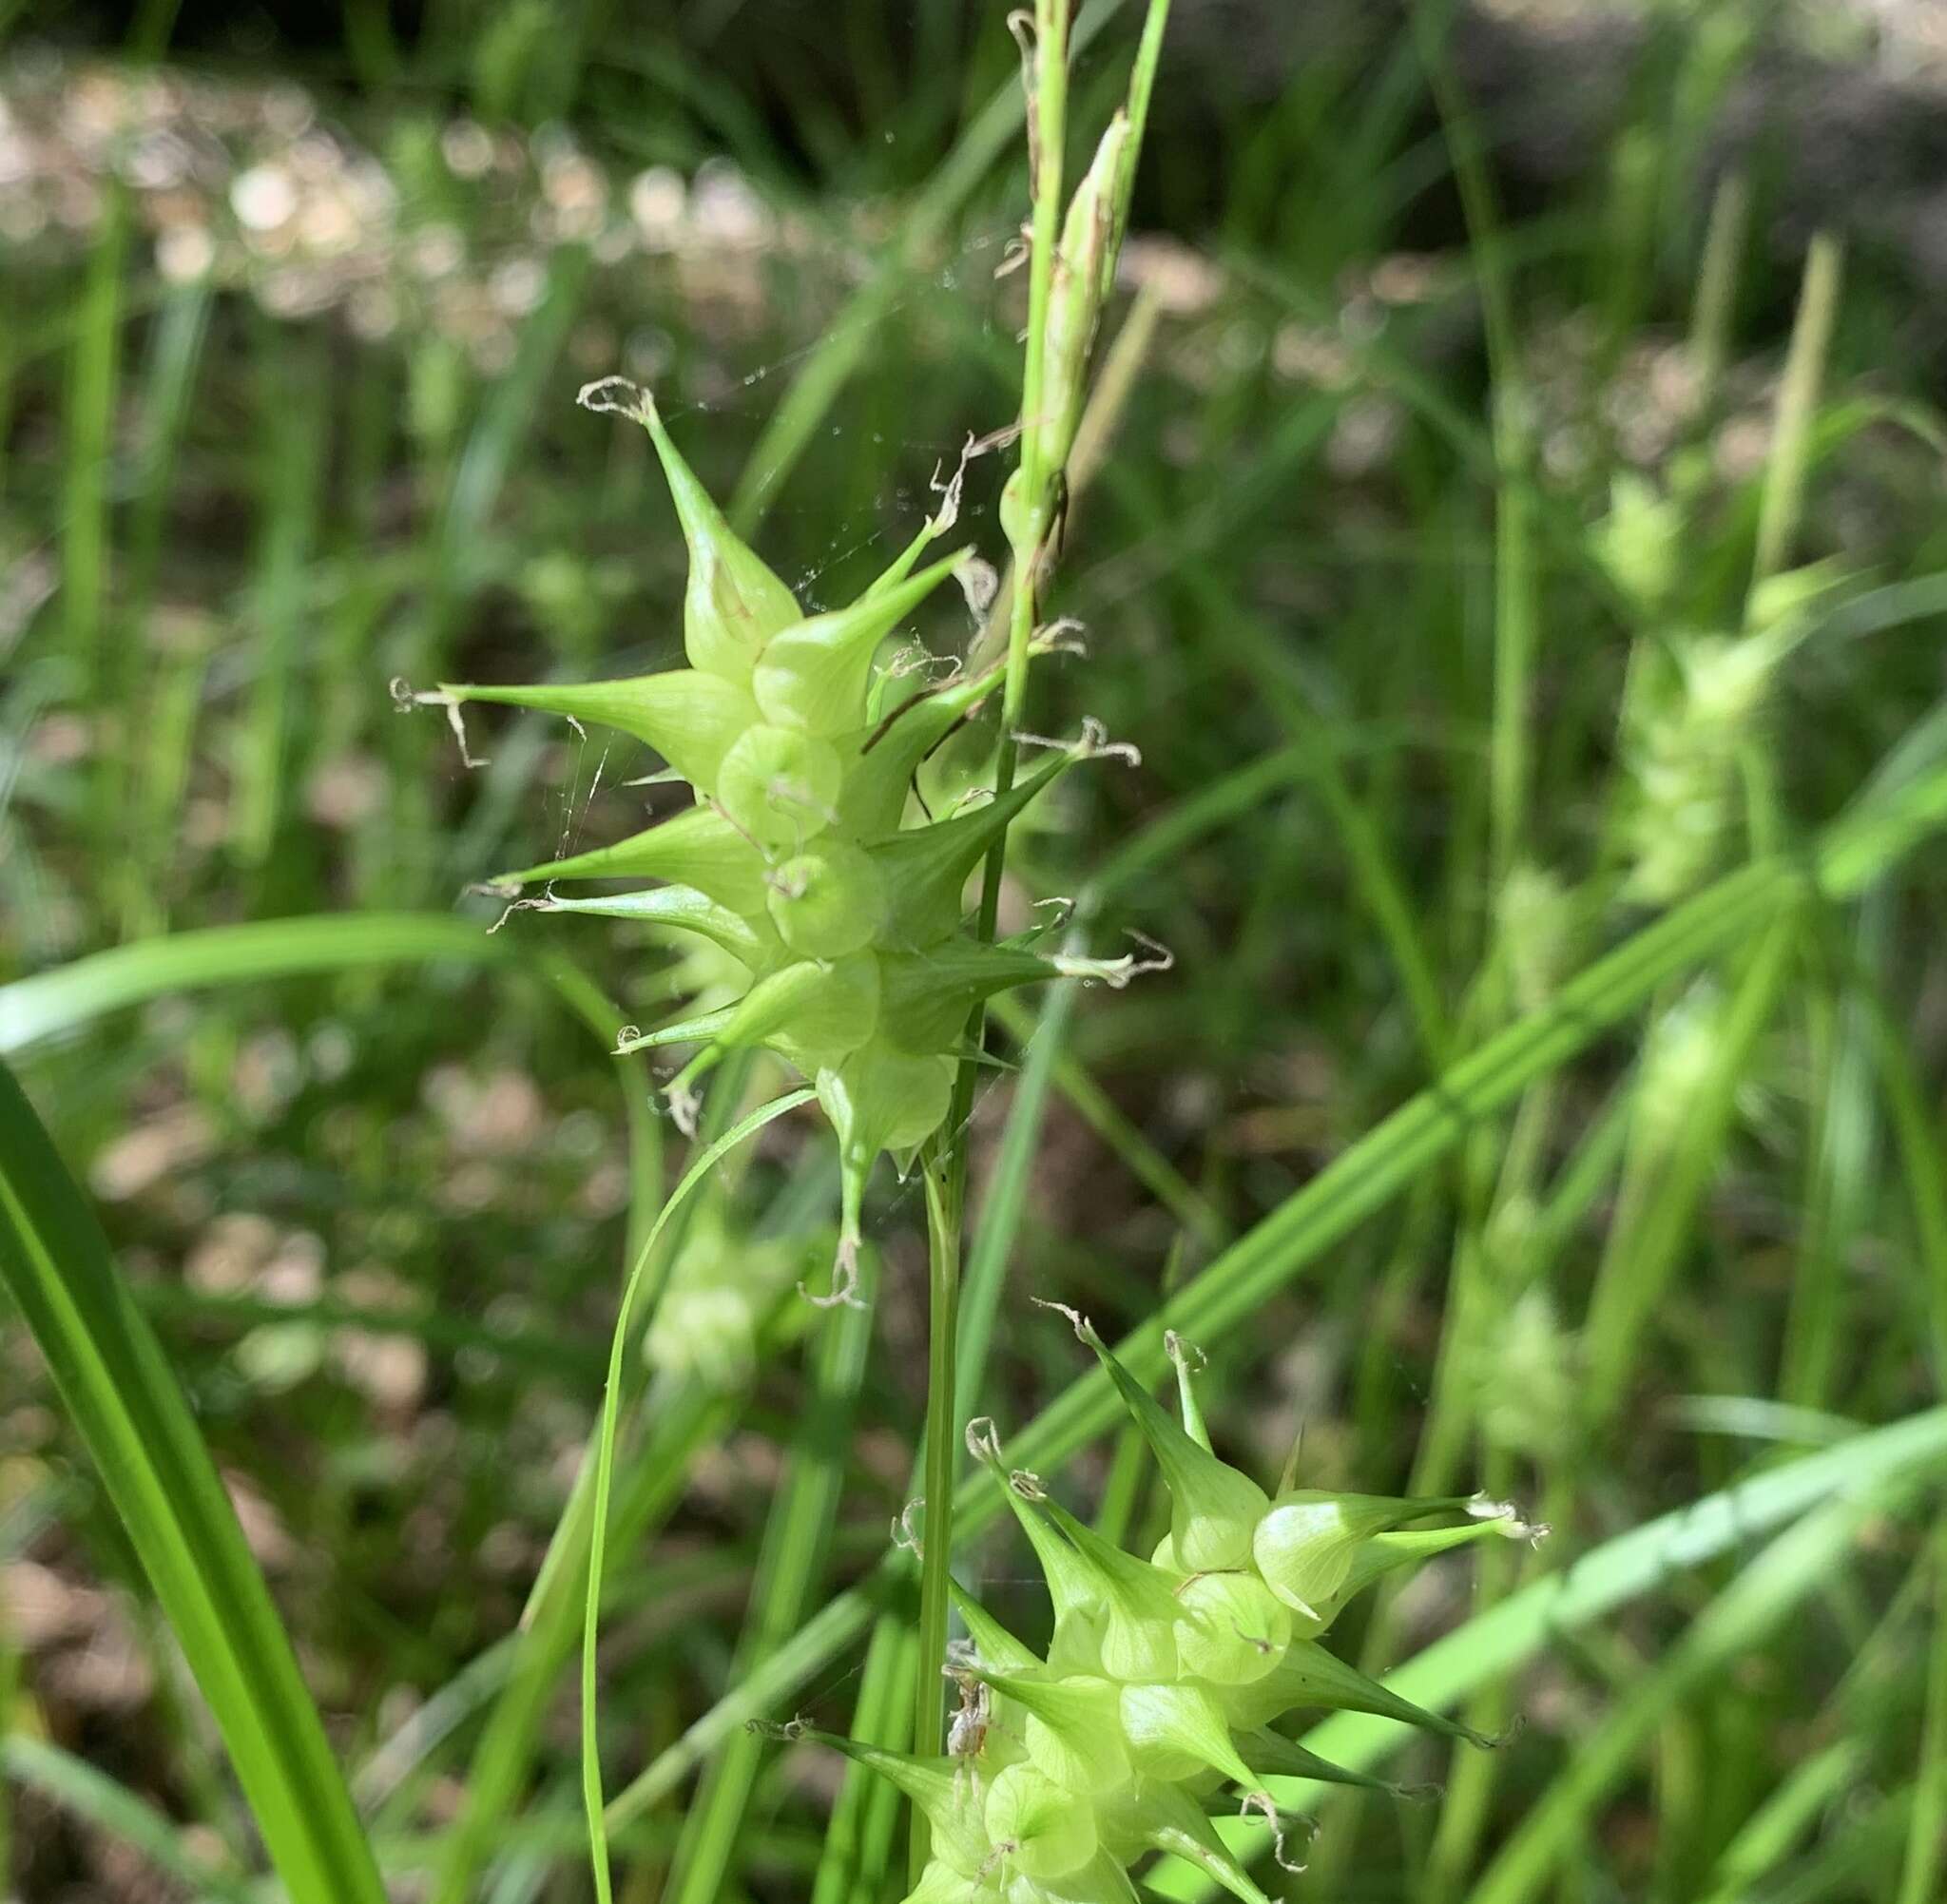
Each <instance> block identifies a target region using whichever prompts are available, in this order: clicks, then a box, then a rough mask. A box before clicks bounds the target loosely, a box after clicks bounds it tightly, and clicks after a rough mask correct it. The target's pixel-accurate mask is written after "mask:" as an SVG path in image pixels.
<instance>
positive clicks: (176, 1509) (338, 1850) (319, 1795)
mask: <svg viewBox="0 0 1947 1904" xmlns="http://www.w3.org/2000/svg"><path fill="white" fill-rule="evenodd" d="M0 1279H4V1281H5V1283H6V1287H7V1290H8V1292H9V1294H10V1296H11V1297H12V1298H13V1299H14V1301H15V1302H16V1303H17V1304H18V1305H19V1308H20V1311H21V1314H22V1316H23V1317H25V1319H26V1321H27V1324H28V1327H29V1329H30V1330H31V1331H32V1333H33V1337H34V1339H35V1341H36V1342H37V1343H38V1344H39V1346H40V1350H41V1353H42V1354H43V1355H44V1356H46V1357H47V1360H48V1368H49V1369H50V1371H51V1372H52V1374H53V1376H54V1381H55V1384H56V1386H57V1387H58V1388H59V1390H60V1392H61V1396H62V1399H63V1400H64V1402H65V1403H66V1404H67V1411H68V1414H70V1415H71V1416H72V1417H73V1420H74V1424H75V1426H76V1427H77V1428H78V1429H79V1430H80V1432H81V1435H82V1439H83V1440H84V1441H85V1442H86V1443H87V1449H88V1452H89V1453H90V1455H91V1456H92V1457H93V1459H94V1462H95V1465H96V1467H97V1468H98V1469H99V1470H100V1471H101V1475H102V1480H103V1483H104V1485H105V1486H106V1490H107V1492H108V1496H109V1498H110V1499H111V1500H112V1501H113V1502H114V1504H115V1509H116V1511H117V1512H118V1513H119V1514H120V1515H121V1518H122V1521H123V1525H124V1526H125V1528H126V1529H127V1531H128V1536H129V1539H130V1542H131V1543H132V1544H133V1546H134V1548H135V1551H136V1553H137V1555H138V1556H139V1558H140V1559H141V1562H142V1565H143V1568H144V1571H145V1572H146V1574H147V1575H148V1578H149V1581H150V1584H151V1585H152V1586H153V1587H154V1588H155V1592H156V1597H157V1599H158V1600H159V1601H160V1602H161V1603H162V1606H163V1610H164V1613H166V1614H167V1616H168V1619H169V1623H170V1625H172V1626H173V1627H174V1628H175V1631H176V1636H177V1638H178V1640H179V1641H180V1642H181V1644H182V1646H183V1654H184V1656H185V1658H186V1659H187V1661H188V1664H189V1667H190V1670H191V1671H192V1672H193V1673H194V1674H195V1676H196V1680H197V1683H198V1684H199V1685H200V1686H201V1687H202V1693H203V1697H204V1698H205V1699H206V1700H207V1701H208V1702H209V1706H210V1710H211V1712H212V1713H213V1714H214V1715H215V1718H216V1721H217V1724H218V1726H219V1728H220V1729H221V1730H222V1735H223V1742H224V1743H225V1745H227V1746H228V1748H229V1753H230V1760H231V1763H232V1764H233V1765H234V1766H235V1767H236V1771H237V1779H238V1782H239V1783H240V1784H241V1786H242V1788H243V1795H244V1797H245V1798H247V1799H248V1800H249V1804H250V1808H251V1811H252V1812H253V1813H254V1814H255V1815H256V1817H257V1822H258V1827H259V1829H260V1831H261V1833H262V1835H263V1841H264V1847H265V1849H266V1850H267V1851H268V1852H269V1854H270V1858H271V1862H272V1863H273V1864H274V1865H275V1866H276V1868H277V1871H278V1874H279V1875H280V1877H281V1878H282V1880H283V1883H284V1888H285V1890H286V1891H287V1892H288V1894H289V1895H290V1897H291V1898H292V1900H293V1904H384V1897H385V1894H384V1890H383V1888H382V1887H381V1885H380V1883H379V1879H378V1872H377V1870H376V1867H375V1865H374V1864H373V1862H372V1856H371V1853H370V1851H369V1849H368V1848H367V1846H366V1843H365V1840H364V1837H363V1836H362V1835H361V1833H360V1831H359V1828H358V1821H357V1816H356V1814H355V1813H354V1811H353V1809H352V1801H351V1798H350V1796H349V1795H348V1794H347V1792H346V1790H345V1784H344V1780H343V1779H342V1778H341V1777H340V1775H339V1772H338V1767H337V1762H336V1761H335V1760H334V1759H333V1758H332V1754H331V1748H330V1746H329V1745H328V1744H327V1743H326V1742H325V1737H324V1728H323V1726H322V1725H321V1724H320V1723H319V1721H318V1712H317V1709H316V1707H314V1706H313V1704H312V1702H311V1697H310V1694H309V1693H308V1692H307V1691H306V1690H305V1686H304V1682H303V1680H302V1678H301V1677H300V1676H299V1671H298V1663H297V1660H296V1659H295V1657H294V1656H293V1655H292V1652H291V1646H290V1642H289V1641H288V1640H287V1639H286V1638H285V1635H284V1630H283V1627H282V1626H281V1625H280V1623H279V1620H278V1615H277V1609H276V1608H275V1607H274V1606H272V1604H271V1598H270V1594H269V1591H268V1590H267V1589H266V1587H264V1584H263V1578H262V1576H261V1575H260V1573H259V1572H258V1570H257V1564H256V1562H255V1561H254V1560H253V1559H252V1558H251V1555H250V1549H249V1548H248V1547H247V1546H245V1544H244V1540H243V1532H242V1529H241V1528H240V1527H239V1526H238V1525H237V1515H236V1510H234V1509H233V1508H232V1507H231V1505H230V1500H229V1496H228V1495H227V1494H226V1493H224V1491H223V1486H222V1481H220V1480H219V1479H218V1478H217V1471H216V1469H215V1467H214V1466H213V1465H212V1464H211V1461H210V1458H209V1453H208V1451H207V1450H206V1449H205V1448H204V1447H203V1445H202V1437H201V1436H200V1435H199V1434H198V1433H197V1431H196V1424H195V1422H194V1420H193V1419H192V1418H191V1415H190V1413H189V1406H188V1404H187V1402H186V1401H185V1400H184V1399H183V1392H182V1390H181V1389H180V1388H179V1387H178V1386H177V1384H176V1378H175V1376H174V1375H173V1374H172V1373H171V1371H170V1369H169V1365H168V1363H167V1361H166V1360H165V1359H164V1355H163V1352H162V1349H161V1347H160V1346H159V1344H158V1343H157V1341H156V1338H155V1337H154V1336H153V1335H152V1334H151V1333H150V1331H149V1327H148V1324H147V1322H146V1321H145V1320H144V1318H143V1317H142V1314H141V1312H140V1311H139V1310H138V1309H137V1308H136V1306H135V1304H134V1302H133V1301H132V1300H131V1299H130V1298H129V1294H128V1291H127V1289H126V1287H125V1285H124V1284H123V1282H122V1280H121V1279H120V1277H119V1276H118V1275H117V1274H116V1271H115V1265H114V1263H113V1261H112V1260H111V1259H110V1256H109V1253H108V1243H107V1239H106V1237H105V1236H104V1235H103V1234H102V1229H101V1224H100V1223H99V1221H97V1220H96V1218H95V1214H94V1212H93V1210H92V1209H91V1208H90V1207H89V1205H88V1202H87V1199H86V1198H85V1197H84V1196H83V1195H82V1193H81V1191H80V1190H79V1188H77V1187H76V1185H75V1183H74V1180H73V1178H72V1177H70V1176H69V1175H68V1173H67V1166H66V1165H65V1164H63V1163H62V1161H61V1159H60V1157H59V1155H58V1154H57V1153H56V1152H55V1149H54V1146H53V1144H52V1143H51V1142H50V1141H49V1140H48V1134H47V1132H46V1131H45V1130H44V1129H43V1128H42V1127H41V1122H40V1120H39V1118H37V1117H36V1116H35V1115H34V1111H33V1106H31V1105H29V1103H28V1101H27V1098H26V1096H25V1095H24V1094H23V1092H22V1091H21V1088H20V1087H19V1086H18V1085H17V1084H16V1083H15V1082H14V1079H13V1075H12V1073H11V1072H10V1071H9V1070H7V1069H6V1068H5V1067H0Z"/></svg>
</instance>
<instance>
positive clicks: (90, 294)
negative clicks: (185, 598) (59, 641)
mask: <svg viewBox="0 0 1947 1904" xmlns="http://www.w3.org/2000/svg"><path fill="white" fill-rule="evenodd" d="M127 247H128V218H127V208H126V205H125V202H124V200H123V196H122V193H121V191H120V190H119V189H118V188H115V187H113V186H110V188H109V189H108V192H107V195H106V203H105V206H104V210H103V220H102V225H101V229H100V231H99V233H98V234H97V236H96V238H95V240H94V245H93V250H92V253H91V255H90V257H89V260H88V267H87V281H86V283H85V284H84V286H83V289H82V295H81V299H80V303H79V305H78V307H77V308H76V310H75V312H74V341H73V346H72V352H71V355H70V357H69V360H68V368H67V446H66V450H65V453H64V456H63V459H62V469H63V471H64V474H65V482H66V492H65V494H64V495H63V497H62V508H63V514H62V532H61V594H62V634H63V638H64V639H65V641H66V643H67V656H68V660H69V662H70V664H72V665H73V667H74V668H75V671H76V677H77V680H78V682H79V683H81V684H82V687H83V691H84V696H85V698H86V699H87V700H88V701H90V702H94V703H95V704H97V705H100V704H101V699H102V696H101V690H102V688H103V686H104V685H105V684H106V682H107V680H108V679H109V675H108V668H107V657H106V654H105V652H104V647H103V644H104V641H105V639H106V606H107V597H108V513H109V499H110V485H109V480H108V478H109V469H110V462H111V458H112V456H113V452H114V425H115V393H116V386H117V382H118V370H119V361H118V357H119V346H120V342H121V335H122V284H123V266H124V263H125V260H126V254H127ZM96 817H97V819H98V820H99V821H101V822H103V823H104V824H105V825H106V823H107V821H108V816H107V815H106V813H104V814H98V815H97V816H96Z"/></svg>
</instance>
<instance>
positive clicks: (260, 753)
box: [230, 317, 330, 868]
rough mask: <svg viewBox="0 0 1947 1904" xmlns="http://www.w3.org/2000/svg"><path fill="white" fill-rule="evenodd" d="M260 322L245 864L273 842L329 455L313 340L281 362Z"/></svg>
mask: <svg viewBox="0 0 1947 1904" xmlns="http://www.w3.org/2000/svg"><path fill="white" fill-rule="evenodd" d="M260 322H261V324H262V325H263V326H264V327H265V328H264V331H263V332H260V337H262V339H263V340H262V341H261V342H260V347H259V362H260V368H261V371H262V373H263V377H264V382H265V386H266V387H265V389H264V390H263V392H262V396H261V402H260V408H261V412H262V419H263V423H262V428H263V439H262V442H261V444H260V450H259V455H260V460H261V476H260V480H259V482H258V484H257V486H256V488H257V493H258V494H259V495H260V497H261V498H262V502H263V519H262V522H261V524H260V529H259V542H258V552H257V564H256V574H255V577H254V578H253V582H252V586H251V587H250V589H249V591H248V595H247V597H246V600H247V603H248V606H247V609H246V613H247V614H248V616H249V619H250V621H251V622H252V623H253V624H254V627H253V633H254V635H255V637H256V640H255V644H254V649H255V652H254V662H255V676H256V678H255V680H254V681H253V682H252V683H251V688H250V698H249V708H248V711H247V713H246V715H245V717H244V720H243V722H242V724H241V730H240V733H239V736H238V754H239V758H238V760H237V761H236V763H235V766H234V769H233V773H234V779H235V793H234V797H233V799H232V802H231V809H230V814H231V826H232V831H233V837H234V838H235V841H236V846H237V851H238V854H239V856H240V857H241V859H242V861H243V863H244V864H245V865H247V866H250V867H253V868H262V867H264V866H265V865H266V864H267V862H268V861H269V860H270V858H271V856H272V853H273V852H274V850H275V849H276V846H277V840H278V832H279V829H280V826H281V824H282V820H283V812H284V798H285V789H286V787H287V786H288V785H289V783H290V780H291V777H292V773H293V771H294V769H295V768H296V766H297V762H295V761H294V760H293V759H292V742H293V740H294V738H295V735H296V730H297V727H298V724H299V723H297V722H295V721H293V719H292V694H293V687H294V676H295V675H296V674H297V671H298V652H299V625H300V624H301V622H302V620H303V617H304V611H305V603H304V599H303V596H304V584H305V569H306V565H307V563H308V561H309V559H310V555H311V550H312V546H313V543H314V540H315V538H316V534H317V525H318V496H319V493H320V490H321V488H322V477H323V470H324V466H325V464H326V462H327V460H328V458H329V454H330V424H329V420H328V419H329V416H330V412H329V410H328V409H327V407H326V400H325V395H326V390H327V386H328V382H329V376H328V370H327V365H328V359H327V358H326V356H325V355H324V353H323V351H322V349H321V347H320V346H319V344H318V341H317V340H316V339H313V340H310V341H309V342H308V345H307V346H306V347H304V348H302V349H301V350H300V351H299V357H298V361H297V363H296V364H295V365H293V364H291V363H290V362H289V361H287V358H286V352H287V350H288V349H289V348H290V347H289V346H286V345H284V344H283V343H282V340H281V338H280V335H279V333H280V331H281V328H282V327H281V326H280V325H277V324H276V320H275V319H273V318H270V317H262V318H260ZM273 327H275V328H273Z"/></svg>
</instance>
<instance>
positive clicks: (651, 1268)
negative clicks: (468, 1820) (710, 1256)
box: [582, 1089, 815, 1904]
mask: <svg viewBox="0 0 1947 1904" xmlns="http://www.w3.org/2000/svg"><path fill="white" fill-rule="evenodd" d="M814 1095H815V1094H814V1093H813V1092H812V1091H810V1090H808V1089H806V1090H796V1091H790V1092H787V1093H786V1094H785V1095H784V1096H783V1097H781V1098H774V1099H773V1100H772V1101H771V1102H770V1103H769V1104H767V1105H764V1106H761V1107H760V1108H759V1109H757V1110H754V1111H752V1112H751V1113H750V1115H749V1116H748V1117H746V1118H744V1119H742V1121H741V1122H740V1123H738V1124H737V1125H734V1126H733V1127H732V1128H731V1129H729V1130H728V1131H726V1132H725V1133H724V1134H723V1136H722V1137H720V1138H719V1139H718V1140H717V1141H716V1143H714V1144H710V1145H709V1146H708V1147H707V1148H705V1149H704V1151H703V1152H702V1154H701V1155H699V1156H698V1157H697V1159H696V1160H695V1162H694V1163H692V1164H690V1166H689V1168H688V1169H687V1170H686V1171H684V1174H683V1178H682V1181H681V1182H680V1183H678V1184H677V1185H676V1187H675V1189H673V1190H672V1191H671V1192H670V1193H669V1197H668V1200H667V1202H665V1203H664V1205H663V1207H662V1209H661V1211H660V1212H659V1213H658V1214H657V1217H656V1221H655V1222H654V1223H652V1224H651V1225H650V1227H649V1233H648V1235H647V1236H646V1237H645V1238H644V1239H643V1244H642V1248H641V1249H640V1250H639V1251H638V1252H637V1253H636V1259H635V1266H634V1267H633V1268H632V1269H631V1270H630V1271H629V1273H628V1279H627V1281H626V1282H625V1283H624V1285H623V1290H622V1303H621V1307H620V1308H619V1309H618V1311H617V1312H616V1317H615V1333H614V1336H613V1337H612V1338H611V1340H610V1343H609V1350H608V1377H607V1382H606V1383H605V1384H604V1386H603V1390H602V1419H601V1425H600V1427H599V1428H598V1429H597V1431H596V1437H595V1463H594V1486H593V1495H592V1505H591V1508H590V1515H591V1520H590V1527H589V1532H588V1587H587V1593H586V1596H585V1599H584V1605H583V1613H582V1798H583V1801H584V1803H585V1805H586V1807H587V1810H588V1851H589V1856H590V1859H591V1862H592V1868H593V1871H594V1878H595V1894H596V1896H597V1897H598V1898H599V1899H601V1904H613V1897H614V1889H613V1884H612V1880H611V1877H610V1874H609V1870H608V1837H607V1829H606V1827H605V1825H604V1823H603V1817H602V1814H603V1799H602V1759H601V1736H600V1724H599V1721H600V1714H599V1711H598V1709H597V1707H598V1697H599V1686H598V1675H597V1670H596V1668H597V1660H598V1650H597V1642H598V1640H599V1638H600V1633H601V1625H602V1582H603V1576H604V1574H605V1572H606V1571H607V1548H608V1520H609V1507H610V1496H611V1494H612V1492H613V1491H614V1485H615V1442H616V1431H617V1426H618V1422H619V1419H620V1414H621V1409H622V1376H623V1360H624V1357H625V1356H627V1353H628V1346H629V1343H630V1341H631V1340H632V1339H633V1337H634V1333H635V1328H636V1325H637V1315H636V1312H637V1310H638V1309H640V1310H641V1312H642V1314H641V1326H642V1327H644V1328H646V1327H647V1326H648V1324H649V1323H650V1321H651V1320H652V1319H653V1318H654V1317H655V1313H656V1305H657V1303H658V1302H659V1301H660V1300H661V1298H662V1294H663V1289H664V1286H665V1284H666V1283H667V1281H668V1270H669V1264H668V1260H667V1259H666V1258H664V1259H661V1260H659V1259H658V1258H657V1255H656V1242H657V1240H658V1239H659V1238H660V1237H661V1236H662V1234H663V1231H664V1229H665V1227H666V1226H667V1225H668V1223H669V1221H670V1219H671V1218H673V1217H674V1216H675V1215H676V1213H677V1212H678V1211H679V1210H680V1209H681V1208H682V1207H683V1205H684V1203H685V1202H687V1201H688V1199H689V1197H690V1195H691V1193H692V1192H693V1191H694V1190H695V1189H696V1188H697V1186H698V1185H699V1184H700V1183H703V1182H704V1179H705V1178H707V1177H708V1176H709V1174H710V1172H711V1171H712V1170H714V1169H715V1168H716V1166H717V1164H719V1163H721V1162H722V1160H723V1158H724V1157H725V1156H727V1155H728V1154H729V1153H730V1152H731V1151H732V1150H734V1149H736V1148H737V1146H738V1145H739V1144H742V1143H743V1142H744V1141H745V1140H746V1139H748V1138H750V1137H754V1136H755V1135H756V1134H757V1133H758V1132H759V1131H760V1130H761V1129H762V1128H763V1127H764V1125H767V1124H772V1123H775V1122H776V1120H777V1119H779V1118H781V1117H782V1116H783V1115H784V1113H785V1112H786V1111H789V1110H795V1109H797V1107H798V1106H800V1105H801V1104H809V1103H810V1102H811V1101H812V1098H813V1096H814Z"/></svg>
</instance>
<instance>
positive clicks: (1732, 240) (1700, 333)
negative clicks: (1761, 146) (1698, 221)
mask: <svg viewBox="0 0 1947 1904" xmlns="http://www.w3.org/2000/svg"><path fill="white" fill-rule="evenodd" d="M1750 221H1751V191H1750V187H1749V185H1747V184H1746V183H1745V176H1744V174H1743V173H1742V172H1726V173H1725V176H1724V177H1723V178H1722V179H1721V180H1719V181H1718V185H1717V192H1716V195H1715V196H1714V197H1713V198H1712V199H1711V201H1710V222H1709V225H1708V226H1707V227H1706V231H1705V234H1704V259H1703V262H1702V264H1701V265H1700V266H1699V268H1698V272H1697V302H1696V306H1695V309H1694V311H1693V313H1692V316H1691V318H1690V361H1691V363H1692V365H1693V366H1694V367H1695V369H1696V373H1697V413H1698V414H1699V415H1700V416H1704V417H1707V416H1708V415H1709V413H1710V410H1711V408H1712V406H1713V405H1714V404H1715V403H1716V401H1717V389H1718V385H1719V383H1720V382H1721V381H1722V379H1723V376H1724V366H1725V359H1726V358H1727V357H1728V356H1729V355H1730V336H1731V329H1732V326H1733V325H1734V324H1735V322H1736V321H1737V290H1738V266H1739V263H1740V262H1741V261H1742V260H1743V258H1744V252H1745V234H1746V232H1747V231H1748V230H1749V228H1750Z"/></svg>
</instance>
